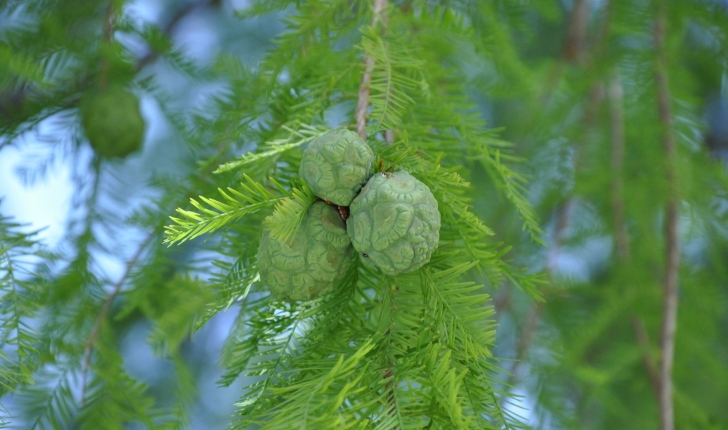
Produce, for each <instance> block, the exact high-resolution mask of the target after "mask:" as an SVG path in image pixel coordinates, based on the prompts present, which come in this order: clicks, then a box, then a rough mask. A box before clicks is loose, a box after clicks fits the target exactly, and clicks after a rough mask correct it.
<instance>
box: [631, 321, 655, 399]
mask: <svg viewBox="0 0 728 430" xmlns="http://www.w3.org/2000/svg"><path fill="white" fill-rule="evenodd" d="M632 331H633V332H634V337H635V339H637V344H638V345H639V346H640V349H641V350H642V365H644V366H645V370H647V376H648V377H649V378H650V385H652V391H654V392H655V397H656V398H659V397H660V375H659V373H658V370H657V366H655V363H654V361H652V356H651V354H650V340H649V338H648V337H647V329H646V328H645V323H644V321H642V318H639V317H636V316H635V317H632Z"/></svg>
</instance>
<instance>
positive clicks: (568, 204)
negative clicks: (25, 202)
mask: <svg viewBox="0 0 728 430" xmlns="http://www.w3.org/2000/svg"><path fill="white" fill-rule="evenodd" d="M374 3H375V2H374V1H372V0H366V1H365V0H356V1H351V0H308V1H292V0H276V1H259V2H252V4H251V5H248V6H247V7H246V8H245V9H243V10H238V11H235V15H237V18H234V17H233V16H232V15H233V14H232V13H230V11H229V7H230V4H231V3H230V2H218V1H210V2H199V4H198V3H196V2H191V3H189V4H182V3H179V4H178V2H167V1H161V0H160V1H156V0H143V1H137V2H125V1H123V0H112V1H109V2H77V1H72V0H25V1H19V0H10V1H8V2H5V3H4V4H3V5H2V6H0V41H1V42H0V156H4V155H5V154H7V153H9V152H6V151H14V150H15V149H16V148H19V149H23V148H26V146H24V145H25V142H30V143H32V145H31V146H33V147H38V148H40V150H41V152H42V151H45V152H43V155H38V156H35V158H33V157H28V158H27V159H25V158H24V159H23V162H22V163H23V165H22V166H21V169H19V170H21V171H22V172H23V174H24V176H23V178H24V179H26V181H28V182H31V181H32V180H33V179H37V178H41V177H43V175H45V174H47V172H53V169H52V167H53V166H54V164H56V163H59V164H60V163H63V165H69V166H73V168H72V169H70V170H71V172H72V174H71V181H72V182H73V184H74V186H75V187H76V188H75V190H74V195H73V198H72V200H71V202H70V207H69V209H68V219H67V221H66V225H65V229H64V236H63V238H62V239H61V241H60V243H59V245H58V247H57V248H53V249H52V250H49V249H48V247H47V246H46V245H45V244H44V240H45V239H43V238H45V237H46V236H42V235H41V234H45V233H41V234H38V233H29V232H28V231H29V229H28V228H27V227H26V226H23V225H19V224H16V223H15V222H13V221H10V220H9V219H8V218H6V217H4V216H2V215H0V427H2V426H8V427H10V428H13V426H14V427H17V428H30V429H66V428H83V429H86V428H87V429H107V428H108V429H115V428H118V429H121V428H137V427H139V428H142V427H143V428H150V429H183V428H192V427H193V426H195V425H198V426H199V424H198V423H199V422H204V424H203V425H204V426H206V428H218V427H220V426H222V425H229V428H231V429H234V430H237V429H245V428H262V429H287V428H316V429H318V428H321V429H326V428H332V429H333V428H352V429H364V428H367V429H369V428H374V429H382V430H385V429H386V430H389V429H394V428H397V429H434V428H441V429H454V428H474V429H498V430H501V429H512V430H515V429H522V428H523V429H525V428H531V427H535V428H564V429H579V430H583V429H587V430H590V429H594V430H601V429H620V430H621V429H624V430H631V429H639V430H643V429H650V428H655V427H656V422H657V421H658V418H657V417H658V415H659V405H658V402H657V398H658V396H657V390H659V389H660V386H659V381H657V382H656V381H655V379H654V378H655V377H654V371H655V368H656V366H659V364H660V361H661V354H663V351H662V348H661V344H660V342H661V336H660V332H661V329H662V321H663V311H662V300H663V287H662V284H663V279H664V278H665V272H666V270H667V267H666V266H667V264H666V262H665V253H666V248H667V246H668V244H667V242H666V240H665V235H664V231H665V227H666V226H665V222H666V221H665V219H666V217H665V216H664V214H665V211H664V207H665V203H666V202H668V201H670V200H671V199H676V198H677V201H678V202H679V212H680V213H679V215H680V217H679V226H678V227H679V232H680V238H679V246H680V250H681V264H680V267H679V278H680V294H679V313H678V329H677V335H676V349H675V365H674V369H673V372H672V380H673V383H674V387H675V388H674V395H673V400H674V404H675V410H676V423H677V426H676V428H677V429H724V428H725V427H726V423H728V411H726V409H725V407H724V406H725V405H724V404H725V399H726V398H728V368H726V366H725V363H726V362H728V344H726V342H725V341H724V337H725V336H724V334H725V330H724V327H725V326H726V323H727V322H728V313H727V311H726V309H728V290H726V288H725V286H726V285H728V269H727V268H726V267H727V266H726V264H725V262H726V256H728V245H726V244H727V243H728V229H727V228H726V225H728V211H727V210H726V208H727V207H728V192H727V191H726V190H727V189H728V174H727V173H726V172H727V170H726V168H725V163H724V159H722V158H721V157H724V156H725V150H726V149H725V148H728V134H726V133H725V130H724V129H723V128H721V126H722V125H724V122H725V120H726V117H725V111H728V108H727V107H726V106H728V90H727V88H728V73H727V72H726V70H728V69H727V66H728V65H727V64H726V61H725V59H726V58H728V43H727V41H728V13H726V11H725V8H724V7H723V6H721V5H720V4H719V2H710V1H699V0H678V1H674V2H659V1H643V0H611V1H606V2H588V1H582V0H575V1H573V2H556V1H546V2H531V3H528V2H503V1H495V0H482V1H481V0H478V1H475V0H457V1H452V2H432V1H426V0H412V1H409V0H407V1H393V0H390V1H388V2H387V7H386V9H385V10H384V11H383V12H382V15H381V16H379V17H377V18H376V19H375V16H374ZM223 5H224V6H223ZM150 6H151V7H150ZM582 6H586V7H585V8H584V9H580V7H582ZM146 7H149V10H152V11H159V16H158V17H156V18H154V20H155V22H156V23H158V24H154V23H152V22H146V21H145V20H146V19H148V18H145V17H146V16H147V14H146V12H144V13H139V11H140V10H143V9H144V8H146ZM663 7H664V8H666V9H665V11H666V14H667V15H666V38H665V40H666V44H665V48H664V49H665V57H666V63H665V64H656V62H655V60H656V58H655V57H656V55H655V53H656V52H657V51H659V50H656V48H655V33H654V32H655V28H656V25H655V22H656V16H657V13H658V9H659V10H662V9H660V8H663ZM147 12H148V11H147ZM197 12H200V13H197ZM155 13H156V12H155ZM191 16H194V19H195V20H199V22H200V23H203V24H204V25H201V27H200V28H204V29H206V30H205V31H210V32H211V34H214V36H215V37H210V38H209V40H210V41H212V40H214V42H209V43H210V45H209V46H207V45H205V46H204V48H203V49H200V47H201V46H202V44H201V42H200V41H199V40H208V38H204V37H202V38H199V40H197V39H196V40H195V41H193V42H190V43H191V45H190V46H191V48H192V49H190V50H187V48H185V47H183V45H184V44H181V43H179V40H178V39H180V38H181V37H182V36H181V35H182V34H185V33H186V32H184V31H179V30H180V28H178V27H177V26H178V25H180V26H183V25H185V26H186V25H190V22H191V21H188V19H192V18H191ZM180 23H181V24H180ZM197 23H198V21H195V24H197ZM182 40H184V39H182ZM271 40H272V42H271ZM213 45H214V48H213ZM217 48H220V52H217ZM200 52H203V55H197V54H199V53H200ZM189 53H193V54H194V55H190V54H189ZM208 54H209V55H208ZM193 57H195V58H194V59H193ZM367 66H369V67H371V84H369V85H368V88H366V89H365V90H368V94H369V95H368V97H369V100H368V108H367V111H366V112H364V113H365V114H366V118H367V122H366V133H367V135H368V137H367V139H365V140H366V141H367V144H368V145H369V147H370V148H371V149H372V151H373V153H374V155H375V157H376V158H375V161H374V165H373V170H374V172H375V174H376V175H379V174H392V173H393V172H401V171H406V172H409V173H410V174H411V175H412V176H414V177H416V178H417V179H418V180H419V181H421V182H422V183H423V184H424V185H425V186H426V187H427V188H428V189H429V190H430V191H431V192H432V195H433V196H434V198H435V200H436V201H437V207H438V211H439V213H440V216H441V227H440V230H439V241H438V243H437V248H436V250H435V251H434V252H433V253H432V256H431V258H430V260H429V261H428V262H427V263H426V264H424V265H423V266H421V267H418V268H417V269H415V270H413V271H411V272H408V273H398V274H393V275H392V276H389V275H387V274H385V273H383V272H382V271H381V270H378V269H376V268H372V267H370V266H368V265H366V264H363V263H362V261H361V260H360V258H358V257H357V258H355V259H354V260H353V262H352V264H351V265H349V266H348V268H347V271H346V273H345V274H344V276H343V278H341V279H337V281H336V282H335V283H334V285H332V288H331V291H330V292H329V293H327V294H325V295H323V296H321V297H317V298H316V299H315V300H311V301H307V302H296V303H284V302H282V301H279V300H276V298H275V297H274V296H272V295H271V294H270V290H269V285H267V284H268V282H267V279H265V276H264V275H265V264H266V262H265V261H258V250H259V249H260V248H261V241H262V238H263V237H264V236H263V234H264V232H266V233H265V234H268V235H269V237H267V238H266V239H263V242H264V243H263V246H262V249H264V250H265V246H266V245H265V240H276V241H278V242H280V243H281V244H292V243H293V242H294V241H295V238H296V237H297V235H299V234H301V233H302V230H301V229H302V228H305V223H304V220H305V215H306V213H307V211H309V210H310V208H311V207H312V205H315V204H317V205H319V206H322V205H324V203H322V202H321V201H320V200H319V198H317V197H316V195H315V194H316V193H315V192H314V190H312V189H311V187H309V184H307V183H306V182H305V181H303V180H302V178H300V177H299V175H300V166H301V162H302V157H303V154H304V148H305V147H306V145H307V144H309V143H310V142H312V141H314V140H315V139H317V138H318V137H320V136H323V135H325V134H326V133H329V132H330V131H331V130H332V129H336V128H342V129H347V130H353V129H354V127H355V126H354V123H355V118H356V117H357V116H360V115H361V114H362V113H363V112H357V111H356V106H357V102H358V101H359V100H360V97H362V96H361V95H360V94H364V93H366V92H367V91H363V92H362V91H361V90H362V88H360V85H361V82H362V78H363V73H364V72H365V70H367ZM657 70H660V71H664V72H666V73H667V75H668V77H669V79H668V85H667V88H668V90H669V91H668V92H669V94H664V93H663V94H661V93H660V91H659V90H658V87H657V86H656V84H655V83H656V82H657V81H658V79H656V75H655V74H656V71H657ZM106 84H109V85H114V86H117V88H122V87H123V88H128V89H129V90H130V91H132V92H133V93H134V94H136V95H138V96H139V98H140V100H142V101H144V107H145V120H149V125H150V126H151V127H150V128H149V130H150V131H151V132H150V133H147V135H146V138H147V142H144V147H145V150H144V151H143V152H139V153H138V155H137V156H135V157H132V158H133V159H132V158H130V159H125V160H121V159H117V160H112V159H108V158H103V157H97V156H90V155H89V154H91V153H92V151H91V150H90V148H89V143H93V142H88V139H87V137H89V138H90V137H91V136H86V134H88V133H84V132H83V127H84V126H83V118H82V117H83V112H82V111H83V108H82V106H81V100H82V96H83V94H89V93H90V92H91V91H93V90H94V89H96V88H99V87H103V86H105V85H106ZM665 101H666V103H667V104H668V105H669V108H670V118H671V119H672V123H670V122H669V121H667V122H666V121H665V119H664V118H662V117H661V112H662V115H664V106H662V107H663V109H662V110H661V109H659V108H658V106H660V103H664V102H665ZM716 112H717V113H716ZM147 113H149V115H147ZM721 115H723V116H721ZM721 120H723V123H721ZM716 124H717V125H716ZM114 125H119V124H114ZM496 127H497V128H496ZM122 128H123V127H122ZM109 129H110V128H109V127H108V126H105V127H103V130H101V131H100V135H103V136H105V137H108V135H107V134H106V133H105V132H106V131H110V130H109ZM352 133H353V132H352ZM666 133H673V135H674V136H675V138H676V140H677V150H676V151H677V154H676V157H675V161H674V162H673V161H670V158H669V157H668V156H666V154H665V150H664V148H663V144H662V142H663V140H664V138H665V135H666ZM721 133H722V134H721ZM91 146H93V145H91ZM241 154H242V155H241ZM721 154H722V155H721ZM3 161H4V160H3ZM2 173H3V174H4V173H5V172H2ZM668 178H672V179H673V180H675V181H676V182H677V186H676V187H673V186H672V185H671V184H670V180H669V179H668ZM3 185H5V184H3ZM9 187H10V185H9ZM317 202H318V203H317ZM325 207H326V208H327V209H328V210H329V212H331V214H332V216H338V214H336V213H334V212H333V211H334V208H333V207H330V206H325ZM337 209H340V210H341V216H342V217H345V216H346V209H345V208H337ZM3 210H5V206H3ZM175 211H176V212H175ZM48 212H49V213H53V214H54V216H55V214H58V216H59V217H60V216H62V214H61V212H63V210H62V208H55V207H54V208H49V209H48ZM170 215H173V216H172V217H171V221H170ZM20 218H23V217H22V216H21V217H20ZM348 222H349V223H350V224H351V223H352V222H353V221H352V219H351V218H349V220H348ZM377 227H382V226H377ZM203 236H204V237H205V240H204V241H203V240H195V239H199V238H202V237H203ZM545 244H548V247H544V246H541V245H545ZM51 251H52V252H51ZM304 269H306V270H308V269H311V268H304ZM231 314H234V315H235V316H232V315H231ZM227 317H230V318H227ZM230 320H234V321H230ZM228 322H231V323H232V325H231V327H230V331H229V333H223V332H224V331H225V330H226V326H225V324H226V323H228ZM220 333H223V334H227V337H226V338H225V341H224V343H223V342H222V340H221V341H220V342H221V344H222V349H221V350H220V351H217V350H215V345H216V340H217V339H218V338H219V337H220V336H219V334H220ZM139 338H143V339H144V340H143V341H139V340H138V339H139ZM209 356H213V357H214V358H216V359H217V363H218V365H219V368H220V369H222V371H221V372H220V369H218V368H212V367H210V366H208V365H207V364H205V363H207V362H208V361H209ZM139 363H142V364H143V365H142V366H140V365H139ZM140 368H141V370H140ZM211 378H212V379H211ZM215 378H218V380H217V383H218V385H220V386H221V387H228V388H227V389H230V390H233V391H234V392H235V395H238V396H239V400H238V401H237V402H234V401H231V400H225V401H222V400H220V399H224V398H226V397H225V396H224V395H223V394H221V393H227V392H226V391H225V389H224V388H218V390H219V391H214V390H212V389H210V388H209V387H208V386H207V384H208V382H207V381H210V380H214V379H215ZM240 389H242V391H239V390H240ZM514 392H518V393H523V398H521V397H519V396H517V395H515V394H514ZM210 398H212V399H214V401H213V402H209V401H201V399H210ZM209 403H214V404H215V405H214V406H220V405H221V404H222V405H223V406H227V407H228V409H226V410H225V411H226V412H224V413H223V414H222V415H224V417H222V418H219V417H216V416H215V413H213V412H210V411H209V410H208V409H210V408H211V406H210V405H209ZM233 403H234V404H233ZM524 405H529V407H530V406H531V405H533V407H532V408H530V410H526V409H524V408H523V407H524ZM221 409H224V408H221ZM233 410H235V413H234V416H233V418H232V422H230V423H228V422H227V421H229V420H230V417H229V414H230V412H231V411H233ZM216 413H219V412H216ZM220 420H224V421H225V422H224V423H222V422H221V421H220ZM527 423H528V425H527Z"/></svg>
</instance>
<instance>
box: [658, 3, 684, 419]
mask: <svg viewBox="0 0 728 430" xmlns="http://www.w3.org/2000/svg"><path fill="white" fill-rule="evenodd" d="M666 7H667V6H666V5H665V4H664V3H663V2H659V5H658V8H659V9H658V11H657V17H656V22H655V33H654V44H655V50H656V51H657V64H656V67H655V81H656V83H657V109H658V113H659V117H660V122H661V123H662V127H663V134H662V145H663V151H664V152H665V161H666V172H665V175H666V178H665V179H666V181H667V186H668V192H669V196H668V201H667V205H666V208H665V212H666V215H665V242H666V250H665V251H666V254H665V260H666V261H665V263H666V264H665V275H664V301H663V311H662V312H663V313H662V329H661V333H660V354H661V355H660V395H659V405H660V429H661V430H673V429H674V428H675V417H674V410H673V401H672V391H673V389H672V367H673V360H674V355H675V331H676V329H677V300H678V269H679V266H680V244H679V243H678V230H677V229H678V208H677V205H678V196H677V191H678V189H677V188H678V187H677V181H678V180H677V175H676V172H675V163H676V161H677V144H676V141H675V135H674V133H673V119H672V110H671V108H670V88H669V85H668V76H667V64H668V63H667V53H666V48H665V33H666V26H667V11H666Z"/></svg>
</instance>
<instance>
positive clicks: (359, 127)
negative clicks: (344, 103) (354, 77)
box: [355, 0, 387, 140]
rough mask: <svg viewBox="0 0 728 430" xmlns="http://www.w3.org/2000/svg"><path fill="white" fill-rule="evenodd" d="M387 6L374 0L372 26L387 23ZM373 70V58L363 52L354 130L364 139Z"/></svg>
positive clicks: (381, 0) (383, 2)
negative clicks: (362, 66)
mask: <svg viewBox="0 0 728 430" xmlns="http://www.w3.org/2000/svg"><path fill="white" fill-rule="evenodd" d="M386 8H387V0H374V18H372V27H374V28H376V27H377V25H378V24H379V23H380V22H381V23H382V24H384V25H385V26H386V25H387V17H386V16H385V14H384V10H385V9H386ZM373 72H374V58H373V57H372V56H371V54H370V53H368V52H365V53H364V74H363V75H362V77H361V85H360V86H359V95H358V97H357V102H356V111H355V117H356V132H357V133H358V134H359V137H361V138H362V139H364V140H366V138H367V111H368V110H369V91H370V90H369V86H370V85H371V83H372V73H373Z"/></svg>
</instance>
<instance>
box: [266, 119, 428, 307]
mask: <svg viewBox="0 0 728 430" xmlns="http://www.w3.org/2000/svg"><path fill="white" fill-rule="evenodd" d="M375 158H376V157H375V156H374V153H373V152H372V150H371V148H370V147H369V145H367V143H366V142H365V141H364V140H362V139H361V138H360V137H359V136H358V135H357V134H356V133H354V132H352V131H349V130H346V129H335V130H332V131H330V132H328V133H326V134H324V135H322V136H320V137H318V138H316V139H314V140H313V141H311V143H309V145H308V147H307V148H306V150H305V151H304V153H303V158H302V160H301V167H300V170H299V174H300V175H301V177H302V178H303V180H305V181H306V183H307V184H308V186H309V187H310V188H311V190H312V191H313V192H314V194H315V195H316V196H317V197H319V198H320V199H321V200H322V201H317V202H316V203H314V204H313V205H312V206H311V207H310V208H309V209H308V211H307V212H306V214H305V215H304V218H303V221H302V223H301V226H300V228H299V229H298V230H297V232H296V234H295V237H294V238H293V239H292V240H288V241H280V240H277V239H275V238H273V237H271V236H270V234H269V232H268V231H264V232H263V237H262V239H261V243H260V248H259V249H258V267H259V270H260V277H261V281H262V282H263V283H264V284H265V285H267V286H268V288H269V289H270V291H271V294H272V295H273V297H274V298H276V299H279V300H285V301H307V300H313V299H316V298H318V297H321V296H322V295H324V294H326V293H329V292H331V291H332V290H333V289H334V287H335V286H336V284H337V283H338V282H339V281H341V279H342V278H343V277H344V275H345V273H346V270H347V268H348V266H349V263H350V262H351V261H352V260H353V258H354V253H356V254H358V255H359V258H361V260H362V261H363V262H364V263H365V264H367V265H370V266H372V267H374V268H378V269H379V270H381V271H382V272H383V273H384V274H386V275H390V276H394V275H398V274H400V273H407V272H411V271H413V270H416V269H418V268H420V267H422V266H423V265H425V264H426V263H427V262H428V261H430V257H431V256H432V253H433V252H434V250H435V249H436V248H437V243H438V240H439V235H440V212H439V211H438V209H437V200H436V199H435V197H434V196H433V195H432V192H431V191H430V189H429V188H428V187H427V185H425V184H424V183H422V182H420V181H419V180H417V179H416V178H415V177H413V176H412V175H410V174H409V173H408V172H406V171H397V172H391V173H390V172H380V173H376V174H373V170H374V160H375ZM346 214H348V217H347V216H346Z"/></svg>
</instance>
